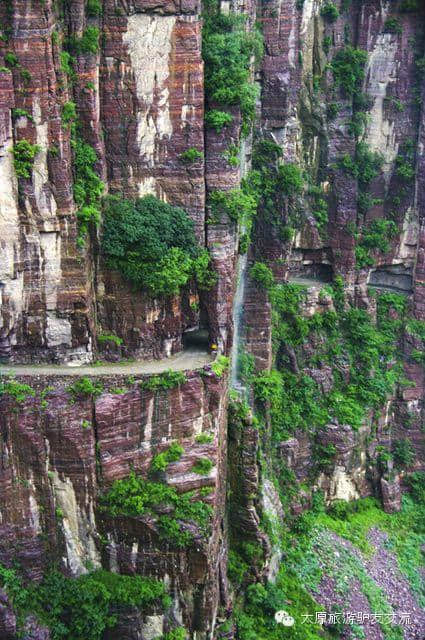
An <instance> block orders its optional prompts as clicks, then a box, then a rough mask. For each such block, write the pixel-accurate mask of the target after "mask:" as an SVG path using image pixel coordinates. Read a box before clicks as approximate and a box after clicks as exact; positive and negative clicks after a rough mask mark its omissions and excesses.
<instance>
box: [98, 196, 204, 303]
mask: <svg viewBox="0 0 425 640" xmlns="http://www.w3.org/2000/svg"><path fill="white" fill-rule="evenodd" d="M102 248H103V251H104V253H105V256H106V259H107V263H108V266H109V267H110V268H112V269H116V270H117V271H119V272H120V273H121V274H122V275H123V276H124V277H125V278H126V279H127V280H129V281H130V282H132V283H133V284H134V285H135V286H137V287H142V288H144V289H147V290H148V291H149V292H150V293H151V294H152V295H156V296H161V295H175V294H177V293H178V292H179V290H180V288H181V287H182V286H184V285H185V284H186V283H187V282H188V281H189V279H190V278H192V277H196V279H197V281H198V284H199V286H200V288H203V287H204V286H205V283H206V282H207V283H208V284H209V286H210V285H211V284H213V278H211V277H210V274H209V255H208V253H207V252H206V250H202V249H200V248H199V246H198V245H197V242H196V238H195V234H194V229H193V222H192V220H191V219H190V218H189V216H188V215H187V213H186V212H185V211H184V210H183V209H180V208H179V207H173V206H171V205H170V204H167V203H166V202H162V201H161V200H158V199H157V198H155V197H154V196H151V195H148V196H145V197H143V198H139V199H138V200H135V201H131V200H124V199H121V198H119V197H117V196H110V197H108V198H107V199H106V207H105V213H104V230H103V240H102Z"/></svg>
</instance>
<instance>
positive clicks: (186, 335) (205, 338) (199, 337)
mask: <svg viewBox="0 0 425 640" xmlns="http://www.w3.org/2000/svg"><path fill="white" fill-rule="evenodd" d="M209 342H210V337H209V331H208V329H206V328H201V327H193V328H190V329H187V330H186V331H184V332H183V348H184V349H195V348H196V349H205V351H207V350H208V348H209Z"/></svg>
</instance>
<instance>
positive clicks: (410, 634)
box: [364, 527, 425, 640]
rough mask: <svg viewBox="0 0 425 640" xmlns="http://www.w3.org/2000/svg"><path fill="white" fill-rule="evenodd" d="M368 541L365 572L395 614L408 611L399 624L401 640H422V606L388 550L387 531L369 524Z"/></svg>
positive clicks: (424, 629) (424, 630) (424, 621)
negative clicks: (405, 620) (372, 549)
mask: <svg viewBox="0 0 425 640" xmlns="http://www.w3.org/2000/svg"><path fill="white" fill-rule="evenodd" d="M369 542H371V544H373V546H374V547H375V549H376V551H375V553H374V554H373V556H372V557H371V558H370V559H368V558H365V559H364V564H365V566H366V568H367V571H368V573H369V575H370V576H371V577H372V578H373V579H374V580H375V582H376V583H377V584H378V585H379V587H381V589H382V590H383V592H384V594H385V597H386V599H387V600H388V602H389V603H390V605H391V606H392V607H393V609H394V612H395V613H396V615H397V616H400V614H402V613H406V612H407V613H409V614H410V621H409V622H408V623H406V625H403V637H404V640H422V639H423V638H424V637H425V610H424V608H423V607H422V606H421V605H420V604H419V602H418V599H417V596H416V595H415V594H414V593H413V591H412V588H411V586H410V585H409V582H408V580H407V579H406V577H405V576H404V575H403V574H402V573H401V571H400V569H399V566H398V562H397V559H396V557H395V556H394V554H393V553H391V551H389V549H388V536H387V534H386V533H385V532H383V531H381V530H380V529H377V528H376V527H373V528H372V529H371V530H370V531H369Z"/></svg>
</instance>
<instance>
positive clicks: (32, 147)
mask: <svg viewBox="0 0 425 640" xmlns="http://www.w3.org/2000/svg"><path fill="white" fill-rule="evenodd" d="M40 150H41V147H40V146H39V145H38V144H31V142H29V141H28V140H19V141H18V142H17V143H16V144H15V146H14V147H13V149H12V153H13V165H14V167H15V172H16V175H17V176H18V178H31V174H32V168H33V165H34V159H35V156H36V155H37V153H38V152H39V151H40Z"/></svg>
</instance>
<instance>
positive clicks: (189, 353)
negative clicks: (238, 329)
mask: <svg viewBox="0 0 425 640" xmlns="http://www.w3.org/2000/svg"><path fill="white" fill-rule="evenodd" d="M213 359H214V357H213V356H212V355H211V354H210V353H208V352H206V351H205V350H202V349H193V348H192V349H185V350H184V351H181V352H180V353H176V354H175V355H173V356H170V357H169V358H164V359H162V360H135V361H134V360H133V361H130V362H116V363H115V362H102V363H101V364H85V365H77V366H76V365H72V364H68V365H67V364H16V365H13V364H10V365H9V364H7V365H0V375H17V376H40V375H46V376H47V375H49V376H50V375H60V376H81V375H86V376H87V375H92V376H110V375H121V374H143V373H145V374H150V373H152V374H155V373H163V372H164V371H167V370H168V369H172V370H173V371H185V370H191V369H201V368H202V367H204V366H205V365H207V364H210V362H212V361H213Z"/></svg>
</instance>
